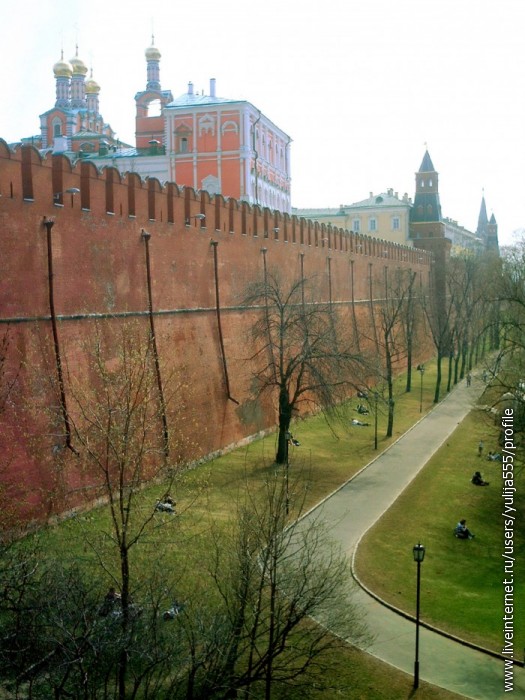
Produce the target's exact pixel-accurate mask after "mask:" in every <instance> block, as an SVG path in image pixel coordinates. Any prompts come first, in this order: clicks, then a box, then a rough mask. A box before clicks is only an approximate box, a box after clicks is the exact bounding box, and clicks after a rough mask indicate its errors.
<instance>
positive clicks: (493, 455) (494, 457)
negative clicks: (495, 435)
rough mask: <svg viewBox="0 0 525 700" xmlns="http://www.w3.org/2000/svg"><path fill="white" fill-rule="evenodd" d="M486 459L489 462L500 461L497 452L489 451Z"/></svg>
mask: <svg viewBox="0 0 525 700" xmlns="http://www.w3.org/2000/svg"><path fill="white" fill-rule="evenodd" d="M487 459H488V460H489V462H501V455H500V453H499V452H489V454H488V457H487Z"/></svg>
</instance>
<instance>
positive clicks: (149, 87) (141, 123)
mask: <svg viewBox="0 0 525 700" xmlns="http://www.w3.org/2000/svg"><path fill="white" fill-rule="evenodd" d="M145 57H146V89H145V90H143V91H142V92H137V94H136V95H135V104H136V106H137V111H136V116H135V138H136V144H137V148H150V149H151V150H152V151H153V152H154V153H155V154H157V153H158V150H157V147H156V145H157V144H158V145H159V146H164V145H165V134H164V115H163V110H164V107H165V106H166V105H167V104H168V103H169V102H171V101H172V100H173V95H172V94H171V92H170V91H169V90H162V89H161V85H160V58H161V53H160V51H159V50H158V48H157V47H156V46H155V38H154V37H153V36H152V37H151V46H150V47H148V48H147V49H146V51H145Z"/></svg>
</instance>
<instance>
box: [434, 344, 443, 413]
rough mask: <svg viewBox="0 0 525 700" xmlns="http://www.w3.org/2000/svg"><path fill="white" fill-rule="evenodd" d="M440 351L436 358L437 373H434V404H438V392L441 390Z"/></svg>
mask: <svg viewBox="0 0 525 700" xmlns="http://www.w3.org/2000/svg"><path fill="white" fill-rule="evenodd" d="M441 359H442V358H441V351H440V350H439V351H438V356H437V372H436V390H435V392H434V403H439V392H440V390H441Z"/></svg>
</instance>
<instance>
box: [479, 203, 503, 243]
mask: <svg viewBox="0 0 525 700" xmlns="http://www.w3.org/2000/svg"><path fill="white" fill-rule="evenodd" d="M476 235H477V236H478V237H479V238H480V239H481V241H482V243H483V249H484V250H486V251H491V252H493V253H497V254H498V255H499V242H498V224H497V222H496V217H495V216H494V214H492V216H491V217H490V220H489V218H488V216H487V205H486V204H485V193H483V195H482V197H481V207H480V209H479V216H478V227H477V229H476Z"/></svg>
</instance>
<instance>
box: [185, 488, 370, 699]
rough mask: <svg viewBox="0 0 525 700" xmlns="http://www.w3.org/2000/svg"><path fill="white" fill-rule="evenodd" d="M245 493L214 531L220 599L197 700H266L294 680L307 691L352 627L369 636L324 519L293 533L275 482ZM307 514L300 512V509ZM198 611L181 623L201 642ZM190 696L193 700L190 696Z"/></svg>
mask: <svg viewBox="0 0 525 700" xmlns="http://www.w3.org/2000/svg"><path fill="white" fill-rule="evenodd" d="M261 491H262V492H255V491H253V490H252V491H250V490H248V491H247V493H246V496H245V498H244V499H241V501H240V502H239V506H238V512H237V515H236V517H235V519H234V520H233V521H232V522H231V524H230V526H229V528H228V529H227V530H226V531H225V529H224V525H221V526H220V528H218V529H217V530H216V535H215V546H214V548H213V550H212V552H213V558H212V559H211V561H210V568H209V573H210V575H211V578H212V581H213V585H211V586H210V585H209V584H206V590H207V591H208V595H209V596H211V597H214V596H216V595H218V598H217V600H216V611H215V616H214V620H213V622H212V621H209V623H208V625H207V629H208V630H212V631H213V632H212V634H208V633H204V638H205V639H206V640H207V641H206V642H205V643H204V642H201V643H199V644H196V643H195V641H194V642H193V645H192V646H193V648H194V649H195V650H200V652H199V653H196V654H195V655H194V656H192V664H191V669H192V670H191V672H190V671H189V672H188V678H191V680H192V692H193V695H191V697H201V698H216V699H217V700H219V699H226V698H233V697H239V696H241V697H245V698H248V697H252V696H253V695H254V694H255V695H256V696H257V697H258V696H259V693H260V694H261V696H263V697H265V698H267V699H269V698H270V697H271V696H272V695H271V693H272V689H275V688H276V687H278V686H284V687H286V685H287V684H289V683H291V682H295V683H300V684H301V685H303V686H304V687H305V688H308V686H309V685H311V683H312V679H313V677H315V674H316V672H317V671H318V669H319V667H324V668H329V667H330V658H331V655H332V653H333V650H334V649H335V648H337V647H339V646H340V645H341V644H342V642H341V641H340V640H339V639H338V636H337V635H341V637H342V638H344V637H348V636H349V632H350V630H352V633H353V632H354V631H356V632H357V633H358V634H360V635H361V636H362V638H363V639H366V637H367V634H366V630H365V628H364V626H363V624H362V622H361V620H360V616H359V614H358V612H357V611H356V609H355V608H354V606H353V605H352V603H351V598H350V594H349V587H348V584H349V568H348V562H347V560H346V559H345V557H344V555H343V554H342V553H341V552H340V551H339V550H338V549H337V547H335V545H334V544H333V543H331V541H330V539H329V537H328V534H327V532H326V530H325V528H324V527H323V526H322V524H321V523H320V522H318V521H316V520H315V519H314V520H309V521H308V522H305V523H304V524H303V523H302V522H301V521H300V520H298V521H295V523H294V524H292V525H290V526H287V508H286V504H287V493H286V489H285V486H284V484H283V481H282V480H281V479H280V478H278V477H277V476H271V477H269V478H268V480H267V481H266V483H265V484H264V486H263V487H262V489H261ZM299 510H300V508H299ZM195 619H197V620H201V619H202V616H201V615H199V614H196V611H195V610H194V609H192V610H191V613H190V614H188V615H185V616H184V619H183V620H181V624H182V625H186V626H188V627H189V629H190V630H191V632H188V638H190V637H191V638H192V639H193V640H195V630H196V625H195ZM186 697H190V695H187V696H186Z"/></svg>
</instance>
